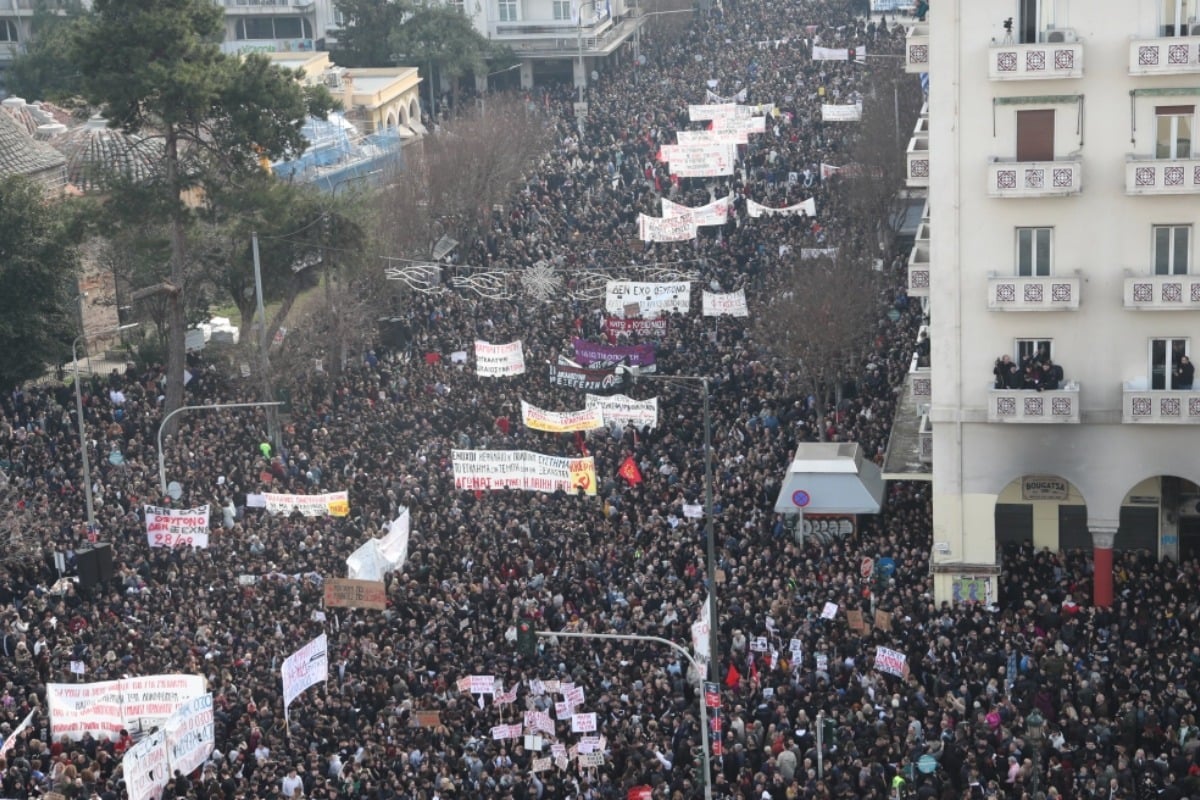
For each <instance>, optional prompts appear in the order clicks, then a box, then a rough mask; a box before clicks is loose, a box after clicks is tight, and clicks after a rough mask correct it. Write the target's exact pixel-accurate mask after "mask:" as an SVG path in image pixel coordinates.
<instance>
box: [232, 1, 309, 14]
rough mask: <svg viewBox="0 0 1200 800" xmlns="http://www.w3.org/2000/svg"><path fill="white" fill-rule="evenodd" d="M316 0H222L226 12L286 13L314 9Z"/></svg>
mask: <svg viewBox="0 0 1200 800" xmlns="http://www.w3.org/2000/svg"><path fill="white" fill-rule="evenodd" d="M314 1H315V0H220V3H219V4H220V5H221V6H222V7H223V8H224V9H225V13H226V14H231V15H238V16H240V15H243V14H247V15H256V14H286V13H295V12H298V11H310V10H312V7H313V4H314Z"/></svg>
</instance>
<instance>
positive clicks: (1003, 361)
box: [992, 353, 1021, 389]
mask: <svg viewBox="0 0 1200 800" xmlns="http://www.w3.org/2000/svg"><path fill="white" fill-rule="evenodd" d="M992 374H993V375H995V376H996V382H995V384H994V387H995V388H996V389H1019V388H1021V370H1020V369H1019V368H1018V367H1017V365H1016V364H1015V363H1013V360H1012V356H1010V355H1008V354H1007V353H1005V354H1004V355H1002V356H1000V357H999V358H997V359H996V364H995V366H993V367H992Z"/></svg>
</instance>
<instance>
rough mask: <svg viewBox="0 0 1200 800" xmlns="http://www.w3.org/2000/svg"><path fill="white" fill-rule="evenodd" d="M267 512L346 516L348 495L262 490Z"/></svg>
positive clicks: (348, 510)
mask: <svg viewBox="0 0 1200 800" xmlns="http://www.w3.org/2000/svg"><path fill="white" fill-rule="evenodd" d="M263 501H264V502H265V503H266V507H267V512H268V513H271V514H293V513H295V512H297V511H299V512H300V514H301V516H305V517H348V516H350V495H349V494H348V493H347V492H326V493H325V494H274V493H272V492H263Z"/></svg>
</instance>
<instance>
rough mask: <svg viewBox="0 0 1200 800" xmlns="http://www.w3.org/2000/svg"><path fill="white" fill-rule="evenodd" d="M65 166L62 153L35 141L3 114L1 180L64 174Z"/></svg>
mask: <svg viewBox="0 0 1200 800" xmlns="http://www.w3.org/2000/svg"><path fill="white" fill-rule="evenodd" d="M66 163H67V159H66V158H64V157H63V155H62V153H59V152H58V151H57V150H55V149H54V148H53V147H51V146H50V145H48V144H46V143H44V142H39V141H36V140H35V139H34V138H33V137H32V136H30V135H29V134H28V133H26V132H25V129H24V128H22V127H21V125H20V123H18V122H17V121H16V120H15V119H13V118H12V117H11V116H9V115H8V114H0V177H7V176H9V175H31V176H32V175H40V174H41V173H45V172H49V171H51V170H59V171H61V170H62V169H63V167H64V166H65V165H66Z"/></svg>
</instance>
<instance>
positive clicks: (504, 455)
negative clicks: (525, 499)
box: [451, 450, 596, 495]
mask: <svg viewBox="0 0 1200 800" xmlns="http://www.w3.org/2000/svg"><path fill="white" fill-rule="evenodd" d="M451 461H452V465H453V468H454V488H456V489H463V490H466V491H494V490H498V489H521V490H523V491H527V492H556V491H558V490H560V489H561V490H562V491H564V492H567V493H569V494H574V493H575V492H577V491H579V490H580V489H582V490H583V492H584V494H589V495H594V494H596V462H595V461H594V460H593V459H592V457H591V456H588V457H587V458H560V457H558V456H544V455H542V454H541V453H531V452H530V451H528V450H452V451H451Z"/></svg>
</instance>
